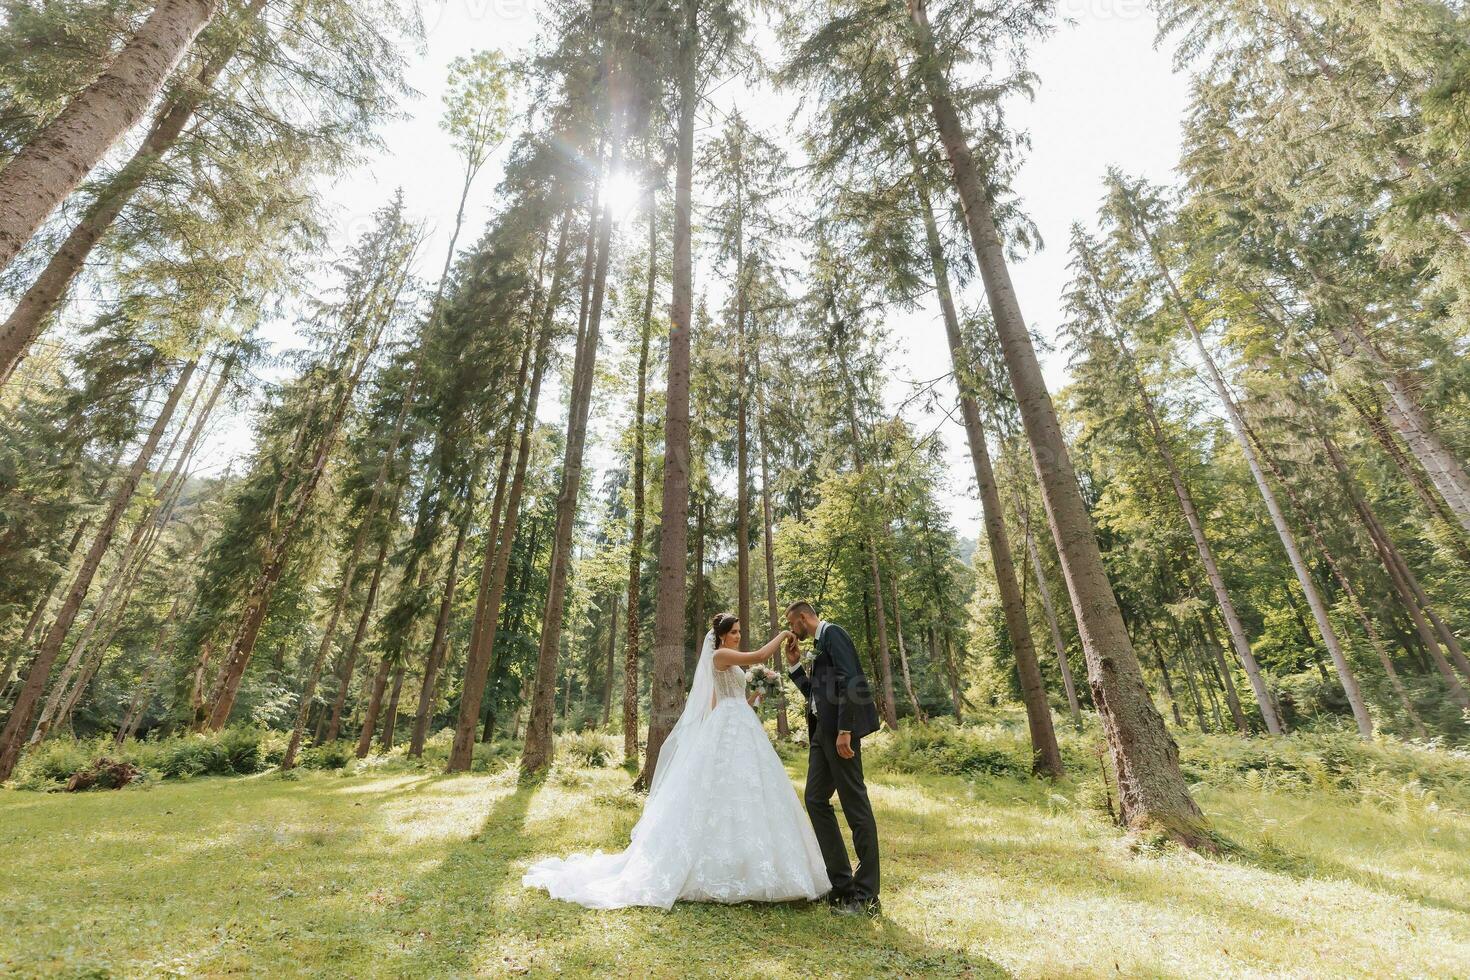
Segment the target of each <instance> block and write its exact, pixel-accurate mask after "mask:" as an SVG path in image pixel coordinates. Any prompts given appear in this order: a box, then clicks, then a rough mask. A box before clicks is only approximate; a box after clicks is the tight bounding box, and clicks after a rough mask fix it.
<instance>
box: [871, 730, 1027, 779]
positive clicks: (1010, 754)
mask: <svg viewBox="0 0 1470 980" xmlns="http://www.w3.org/2000/svg"><path fill="white" fill-rule="evenodd" d="M873 748H874V749H876V751H875V752H874V755H875V756H876V758H875V765H876V766H877V767H878V768H879V769H880V770H881V769H888V770H891V771H893V772H905V773H929V774H932V775H936V776H1026V775H1027V774H1029V773H1030V771H1031V765H1030V763H1029V761H1028V754H1027V753H1028V752H1029V750H1028V749H1026V748H1025V747H1024V746H1023V745H1021V744H1020V743H1019V742H1017V740H1016V739H1015V738H1014V737H1012V736H1010V735H1009V734H1008V733H1006V734H1003V735H1001V737H997V732H995V731H993V730H987V729H977V728H968V727H958V726H956V725H954V724H952V723H950V722H949V721H948V720H935V721H931V722H929V723H928V724H925V725H917V724H915V725H904V726H902V727H900V728H899V729H898V731H896V732H889V733H887V734H886V736H885V737H883V738H881V739H879V740H877V741H876V742H875V743H874V744H873Z"/></svg>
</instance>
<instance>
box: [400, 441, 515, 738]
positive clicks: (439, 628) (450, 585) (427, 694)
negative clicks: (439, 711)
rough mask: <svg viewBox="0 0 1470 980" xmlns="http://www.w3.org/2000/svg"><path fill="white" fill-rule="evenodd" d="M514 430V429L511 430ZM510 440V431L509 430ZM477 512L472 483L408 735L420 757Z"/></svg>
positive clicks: (447, 574) (435, 618)
mask: <svg viewBox="0 0 1470 980" xmlns="http://www.w3.org/2000/svg"><path fill="white" fill-rule="evenodd" d="M512 431H513V430H512ZM507 441H509V433H507ZM479 471H480V466H479V464H478V462H476V464H475V465H474V467H473V472H474V474H475V476H474V479H475V482H476V483H478V482H479V477H480V472H479ZM474 512H475V491H474V486H473V485H472V486H471V488H470V490H469V495H468V497H467V498H466V499H465V505H464V513H463V514H462V515H461V516H460V519H459V528H458V530H457V531H456V532H455V535H454V547H453V548H451V549H450V551H449V569H448V571H447V572H446V573H445V577H444V594H443V596H442V597H441V598H440V599H439V614H438V615H437V616H435V617H434V638H433V639H432V640H431V641H430V642H429V655H428V657H427V658H425V660H424V681H423V684H422V685H421V686H420V688H419V700H418V707H417V708H415V710H414V715H413V733H412V734H411V735H410V736H409V743H408V754H409V755H410V756H412V757H413V758H415V759H417V758H419V757H420V756H422V755H423V754H424V741H425V740H426V739H427V738H428V736H429V721H430V719H431V718H432V717H433V714H434V700H435V698H436V697H437V696H438V693H439V671H440V669H441V668H442V667H443V666H444V658H445V654H446V653H447V652H448V649H449V616H450V613H451V612H452V611H453V610H454V597H455V594H456V593H457V592H458V590H459V559H460V556H461V555H462V554H463V553H464V543H465V538H466V537H468V535H469V531H470V520H471V518H472V517H473V516H474Z"/></svg>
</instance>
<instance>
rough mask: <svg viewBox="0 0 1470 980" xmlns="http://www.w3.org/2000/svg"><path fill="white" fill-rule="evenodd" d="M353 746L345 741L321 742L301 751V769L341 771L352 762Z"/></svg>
mask: <svg viewBox="0 0 1470 980" xmlns="http://www.w3.org/2000/svg"><path fill="white" fill-rule="evenodd" d="M354 751H355V746H353V744H352V743H351V742H348V741H347V740H346V739H340V738H339V739H338V740H337V741H335V742H323V743H322V744H321V745H312V746H309V747H308V748H305V749H302V750H301V755H300V759H301V767H302V768H303V769H341V768H342V767H343V766H345V765H347V763H349V762H351V761H352V758H353V753H354Z"/></svg>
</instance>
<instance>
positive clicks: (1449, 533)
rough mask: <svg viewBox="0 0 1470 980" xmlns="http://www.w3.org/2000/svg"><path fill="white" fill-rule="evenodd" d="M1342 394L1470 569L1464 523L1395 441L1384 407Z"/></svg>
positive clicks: (1341, 388) (1345, 388)
mask: <svg viewBox="0 0 1470 980" xmlns="http://www.w3.org/2000/svg"><path fill="white" fill-rule="evenodd" d="M1338 390H1339V391H1341V392H1342V395H1343V397H1344V398H1345V399H1346V401H1347V403H1348V404H1349V405H1351V406H1352V408H1353V411H1354V412H1356V413H1357V415H1358V418H1360V419H1361V420H1362V422H1363V424H1364V425H1365V426H1367V428H1368V431H1369V432H1371V433H1372V434H1373V438H1374V439H1375V440H1376V441H1377V442H1378V445H1379V446H1380V447H1382V449H1383V451H1384V453H1385V454H1386V455H1387V456H1388V458H1389V459H1390V460H1392V461H1393V464H1394V466H1395V467H1397V469H1398V471H1399V473H1400V475H1402V476H1403V478H1404V481H1405V482H1406V483H1408V484H1409V486H1410V487H1411V488H1412V489H1413V491H1414V494H1415V496H1417V497H1418V498H1419V500H1420V502H1421V503H1423V504H1424V509H1425V510H1426V511H1428V512H1429V515H1430V518H1431V520H1433V521H1436V522H1437V523H1438V524H1439V525H1440V527H1441V528H1442V530H1443V533H1444V534H1445V536H1446V537H1447V538H1449V543H1450V545H1451V547H1453V548H1454V549H1455V553H1456V554H1457V555H1458V556H1459V558H1460V561H1461V562H1463V563H1464V564H1466V565H1470V536H1467V535H1466V533H1465V529H1464V528H1463V527H1461V526H1460V522H1459V521H1457V520H1456V519H1455V515H1454V514H1452V513H1451V512H1450V509H1449V507H1447V506H1446V505H1445V502H1444V500H1443V499H1442V498H1441V497H1440V496H1439V494H1438V493H1436V492H1435V491H1434V489H1433V488H1432V487H1430V486H1429V483H1428V481H1427V480H1426V479H1425V477H1424V474H1423V473H1422V472H1421V471H1420V470H1419V468H1418V467H1417V466H1415V465H1414V463H1413V462H1412V461H1411V460H1410V459H1409V458H1408V456H1407V455H1405V453H1404V451H1403V449H1401V448H1400V447H1399V444H1398V443H1396V442H1395V441H1394V438H1393V434H1392V433H1390V432H1389V431H1388V423H1387V422H1386V421H1385V420H1384V418H1383V406H1382V403H1381V402H1379V401H1378V400H1377V399H1376V398H1374V399H1371V400H1370V404H1367V405H1365V404H1364V403H1363V399H1361V398H1360V397H1359V396H1358V395H1356V394H1354V393H1353V391H1352V389H1351V388H1350V387H1349V386H1347V385H1340V386H1339V388H1338Z"/></svg>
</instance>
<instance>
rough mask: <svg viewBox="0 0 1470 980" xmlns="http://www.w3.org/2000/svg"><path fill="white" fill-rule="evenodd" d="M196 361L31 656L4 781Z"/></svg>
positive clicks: (6, 747)
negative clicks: (57, 658)
mask: <svg viewBox="0 0 1470 980" xmlns="http://www.w3.org/2000/svg"><path fill="white" fill-rule="evenodd" d="M12 165H13V164H12ZM195 366H196V362H195V361H189V362H188V363H187V364H186V365H184V369H183V370H182V371H181V372H180V373H179V377H178V378H177V380H175V382H174V385H173V388H172V389H171V390H170V391H169V395H168V398H167V400H166V401H165V402H164V404H163V407H162V408H161V409H159V412H158V416H157V417H156V418H155V419H154V420H153V425H152V427H151V428H150V429H149V430H148V435H147V436H146V437H145V438H144V440H143V445H142V446H141V447H139V449H138V455H137V456H136V457H135V458H134V459H133V464H132V466H131V467H129V469H128V472H127V475H126V476H124V477H123V479H122V482H121V483H119V484H118V486H117V488H116V489H115V490H114V491H113V494H112V502H111V504H109V506H108V509H107V513H106V515H105V516H104V517H103V518H102V522H101V523H100V524H99V525H98V526H97V533H96V535H94V536H93V538H92V544H91V546H90V547H89V548H88V549H87V554H86V556H85V557H84V558H83V559H82V565H81V567H80V568H79V569H77V574H76V576H75V577H74V578H73V579H72V582H71V585H70V586H69V587H68V588H67V591H66V595H65V597H64V598H63V599H62V603H61V608H60V610H59V611H58V612H57V614H56V621H55V622H54V623H52V624H51V628H50V629H49V630H47V631H46V636H45V639H43V640H42V641H41V647H40V649H39V650H37V651H36V657H35V659H34V660H32V661H31V666H30V670H29V671H28V672H27V674H26V680H25V684H24V685H23V686H22V687H21V689H20V693H19V694H18V695H16V699H15V703H14V704H13V705H11V708H10V717H9V718H8V719H7V720H6V723H5V728H4V729H3V730H0V782H4V781H5V780H7V779H9V778H10V776H11V774H12V773H13V772H14V771H15V765H16V763H17V762H18V761H19V760H20V752H21V748H22V746H23V745H24V744H25V737H26V734H27V733H28V730H29V728H30V722H31V715H32V713H33V712H34V711H35V709H36V703H37V702H38V701H39V700H40V698H41V692H42V691H43V690H44V688H45V686H46V681H47V679H48V678H49V676H50V674H51V666H52V664H54V663H55V662H56V655H57V654H58V653H59V652H60V651H61V645H62V643H64V642H65V641H66V635H67V633H69V632H70V631H71V627H72V624H73V623H74V622H76V618H77V613H78V612H80V611H81V608H82V602H83V601H84V600H85V599H86V597H87V591H88V589H90V588H91V586H92V579H93V577H94V576H95V575H96V574H97V568H98V566H100V565H101V564H102V558H103V556H104V555H105V554H106V553H107V548H108V546H109V545H110V544H111V543H112V536H113V533H114V532H115V531H116V530H117V525H118V522H119V521H121V520H122V516H123V514H124V512H126V511H127V509H128V504H129V503H131V502H132V499H133V492H134V491H135V490H137V489H138V483H139V481H140V480H142V478H143V474H144V473H145V472H146V471H147V469H148V464H149V463H150V462H152V460H153V453H154V452H155V451H156V450H157V449H158V443H159V442H160V441H161V440H162V438H163V433H164V431H165V430H166V429H167V428H168V423H169V420H170V419H171V418H172V417H173V413H174V409H175V408H177V407H178V404H179V399H180V398H182V397H183V394H184V390H185V389H186V388H187V387H188V385H189V380H190V379H191V378H192V377H193V376H194V369H195Z"/></svg>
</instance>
